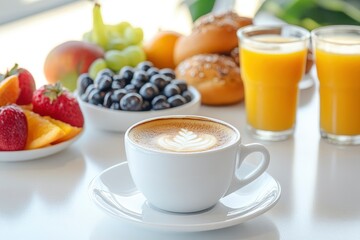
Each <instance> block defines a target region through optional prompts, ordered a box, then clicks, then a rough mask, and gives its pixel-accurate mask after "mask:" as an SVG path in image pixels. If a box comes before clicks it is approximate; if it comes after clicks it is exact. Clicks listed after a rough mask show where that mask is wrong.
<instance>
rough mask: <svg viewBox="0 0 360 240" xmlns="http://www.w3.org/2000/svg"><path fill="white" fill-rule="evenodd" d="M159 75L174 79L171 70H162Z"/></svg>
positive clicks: (173, 73)
mask: <svg viewBox="0 0 360 240" xmlns="http://www.w3.org/2000/svg"><path fill="white" fill-rule="evenodd" d="M160 74H164V75H165V76H168V77H170V78H171V79H175V78H176V76H175V72H174V70H172V69H171V68H163V69H161V70H160Z"/></svg>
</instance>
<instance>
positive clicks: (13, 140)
mask: <svg viewBox="0 0 360 240" xmlns="http://www.w3.org/2000/svg"><path fill="white" fill-rule="evenodd" d="M27 135H28V124H27V120H26V116H25V114H24V112H23V111H22V110H21V108H20V107H18V106H16V105H14V104H12V105H6V106H4V107H0V151H16V150H23V149H24V148H25V145H26V139H27Z"/></svg>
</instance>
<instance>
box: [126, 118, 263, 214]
mask: <svg viewBox="0 0 360 240" xmlns="http://www.w3.org/2000/svg"><path fill="white" fill-rule="evenodd" d="M125 150H126V156H127V161H128V164H129V169H130V173H131V176H132V178H133V180H134V183H135V185H136V187H137V188H138V189H139V190H140V191H141V192H142V193H143V195H144V196H145V198H146V199H147V201H148V202H149V203H150V204H151V205H152V206H154V207H156V208H159V209H162V210H166V211H171V212H182V213H186V212H196V211H201V210H205V209H208V208H211V207H212V206H214V205H215V204H216V203H217V202H218V201H219V200H220V199H221V198H222V197H224V196H226V195H229V194H231V193H233V192H235V191H236V190H238V189H240V188H242V187H243V186H245V185H247V184H249V183H250V182H252V181H254V180H255V179H256V178H258V177H259V176H260V175H261V174H262V173H263V172H265V170H266V169H267V167H268V165H269V161H270V154H269V152H268V150H267V149H266V148H265V147H264V146H263V145H261V144H256V143H253V144H247V145H243V144H241V137H240V133H239V131H238V130H237V129H236V128H235V127H233V126H231V125H230V124H228V123H225V122H223V121H220V120H217V119H213V118H208V117H203V116H185V115H173V116H164V117H157V118H152V119H147V120H144V121H141V122H139V123H136V124H134V125H133V126H131V127H130V128H129V129H128V130H127V131H126V133H125ZM254 152H259V153H260V154H261V155H262V159H261V161H260V163H259V164H258V165H257V167H256V168H255V170H254V171H252V172H251V173H250V174H248V175H247V176H245V177H239V176H238V174H237V173H238V171H239V168H240V167H241V164H242V163H243V161H244V159H245V158H246V156H248V155H249V154H251V153H254Z"/></svg>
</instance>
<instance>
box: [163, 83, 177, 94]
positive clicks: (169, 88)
mask: <svg viewBox="0 0 360 240" xmlns="http://www.w3.org/2000/svg"><path fill="white" fill-rule="evenodd" d="M180 93H181V90H180V88H179V87H178V86H176V85H175V84H172V83H170V84H168V85H166V87H165V89H164V94H165V96H167V97H172V96H175V95H177V94H180Z"/></svg>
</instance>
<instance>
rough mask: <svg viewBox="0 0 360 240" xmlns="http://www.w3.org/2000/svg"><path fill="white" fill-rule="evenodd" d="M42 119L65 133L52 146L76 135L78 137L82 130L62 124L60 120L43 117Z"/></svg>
mask: <svg viewBox="0 0 360 240" xmlns="http://www.w3.org/2000/svg"><path fill="white" fill-rule="evenodd" d="M44 118H45V119H47V120H49V121H50V122H51V123H52V124H55V125H56V126H58V127H59V128H61V129H62V130H63V131H64V133H65V135H64V136H63V137H61V138H59V139H58V140H56V141H55V142H53V143H52V144H56V143H61V142H65V141H67V140H69V139H71V138H73V137H75V136H76V135H78V134H79V133H80V132H81V130H82V128H79V127H74V126H71V125H70V124H67V123H65V122H62V121H60V120H56V119H53V118H51V117H49V116H45V117H44Z"/></svg>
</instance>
